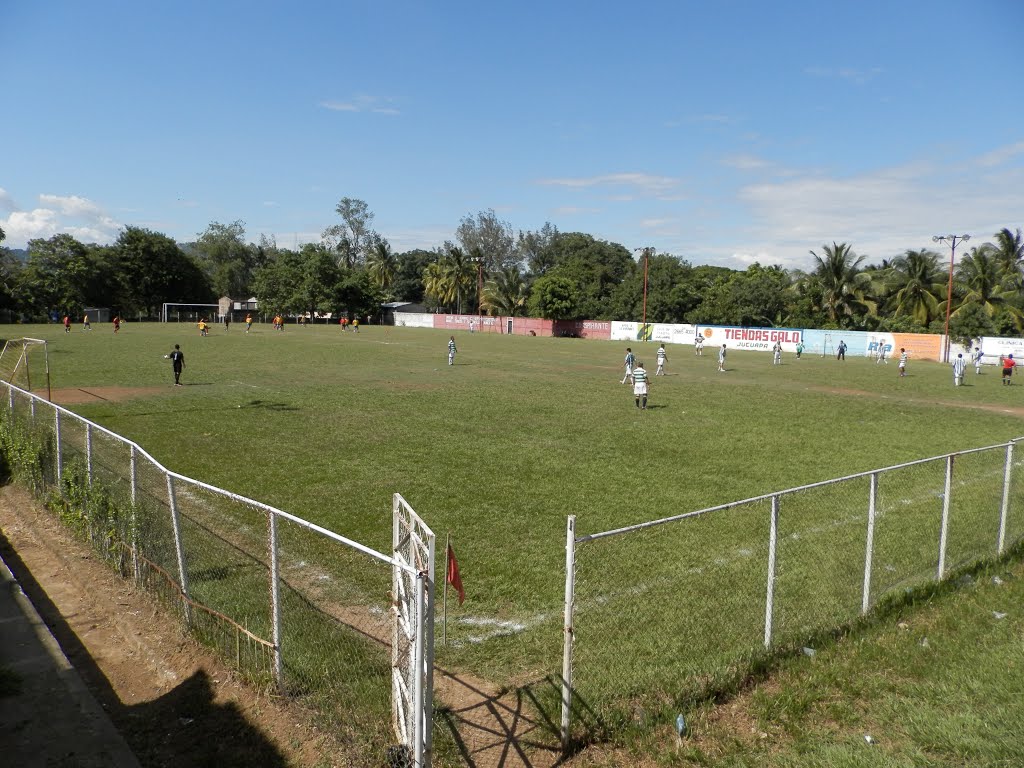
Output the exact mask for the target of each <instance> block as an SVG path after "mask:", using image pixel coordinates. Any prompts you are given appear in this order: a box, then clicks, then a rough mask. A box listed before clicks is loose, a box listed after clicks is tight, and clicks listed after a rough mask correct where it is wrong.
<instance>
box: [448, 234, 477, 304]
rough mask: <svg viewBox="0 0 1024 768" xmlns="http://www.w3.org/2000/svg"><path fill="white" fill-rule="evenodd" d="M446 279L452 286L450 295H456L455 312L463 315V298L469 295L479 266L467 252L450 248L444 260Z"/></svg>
mask: <svg viewBox="0 0 1024 768" xmlns="http://www.w3.org/2000/svg"><path fill="white" fill-rule="evenodd" d="M441 264H442V266H443V268H444V273H445V277H446V279H447V281H448V283H449V284H450V287H449V295H451V294H452V293H454V296H455V304H456V309H455V311H456V312H458V313H460V314H461V313H462V309H463V308H462V297H463V296H465V295H466V294H467V293H469V292H470V291H471V290H472V288H473V286H474V284H475V283H476V277H477V271H476V270H477V266H476V263H475V262H474V260H473V259H472V258H471V257H470V256H468V255H467V254H466V253H465V251H463V250H462V249H461V248H458V247H456V246H453V245H449V246H448V253H447V255H446V256H445V257H444V259H442V261H441Z"/></svg>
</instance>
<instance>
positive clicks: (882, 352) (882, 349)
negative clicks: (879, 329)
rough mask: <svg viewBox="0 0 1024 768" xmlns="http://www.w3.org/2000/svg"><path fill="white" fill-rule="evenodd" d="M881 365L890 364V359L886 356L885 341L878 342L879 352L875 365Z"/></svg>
mask: <svg viewBox="0 0 1024 768" xmlns="http://www.w3.org/2000/svg"><path fill="white" fill-rule="evenodd" d="M879 363H885V364H886V365H888V364H889V359H888V358H887V357H886V356H885V342H884V341H880V342H878V352H877V354H876V357H875V365H878V364H879Z"/></svg>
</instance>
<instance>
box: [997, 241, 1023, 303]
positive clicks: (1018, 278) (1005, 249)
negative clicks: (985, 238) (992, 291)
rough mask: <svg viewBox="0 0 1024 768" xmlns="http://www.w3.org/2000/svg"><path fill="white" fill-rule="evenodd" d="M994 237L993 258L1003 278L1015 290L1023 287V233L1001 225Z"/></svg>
mask: <svg viewBox="0 0 1024 768" xmlns="http://www.w3.org/2000/svg"><path fill="white" fill-rule="evenodd" d="M995 238H996V245H995V259H996V262H997V263H998V264H999V271H1000V272H1001V274H1002V278H1003V280H1004V281H1005V282H1006V283H1007V286H1008V287H1011V288H1014V289H1015V290H1020V289H1021V288H1024V272H1022V269H1024V235H1022V234H1021V231H1020V230H1019V229H1018V230H1017V232H1016V233H1013V232H1011V231H1010V230H1009V229H1007V228H1006V227H1003V228H1002V229H1001V230H999V231H998V232H996V234H995Z"/></svg>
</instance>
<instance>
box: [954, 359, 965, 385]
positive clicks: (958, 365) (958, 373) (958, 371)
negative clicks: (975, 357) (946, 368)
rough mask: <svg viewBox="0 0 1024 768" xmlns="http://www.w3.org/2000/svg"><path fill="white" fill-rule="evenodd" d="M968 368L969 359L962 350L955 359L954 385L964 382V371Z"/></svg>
mask: <svg viewBox="0 0 1024 768" xmlns="http://www.w3.org/2000/svg"><path fill="white" fill-rule="evenodd" d="M965 370H967V361H966V360H964V356H963V353H962V352H961V353H960V354H959V355H957V356H956V359H955V360H954V361H953V385H954V386H957V387H959V386H960V385H961V384H963V383H964V371H965Z"/></svg>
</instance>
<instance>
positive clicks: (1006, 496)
mask: <svg viewBox="0 0 1024 768" xmlns="http://www.w3.org/2000/svg"><path fill="white" fill-rule="evenodd" d="M1012 470H1013V440H1011V441H1010V442H1009V443H1008V444H1007V446H1006V464H1005V466H1004V467H1003V503H1002V504H1000V506H999V538H998V540H997V542H996V554H997V555H1001V554H1003V548H1004V547H1005V546H1006V516H1007V515H1008V514H1009V512H1010V474H1011V472H1012Z"/></svg>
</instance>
